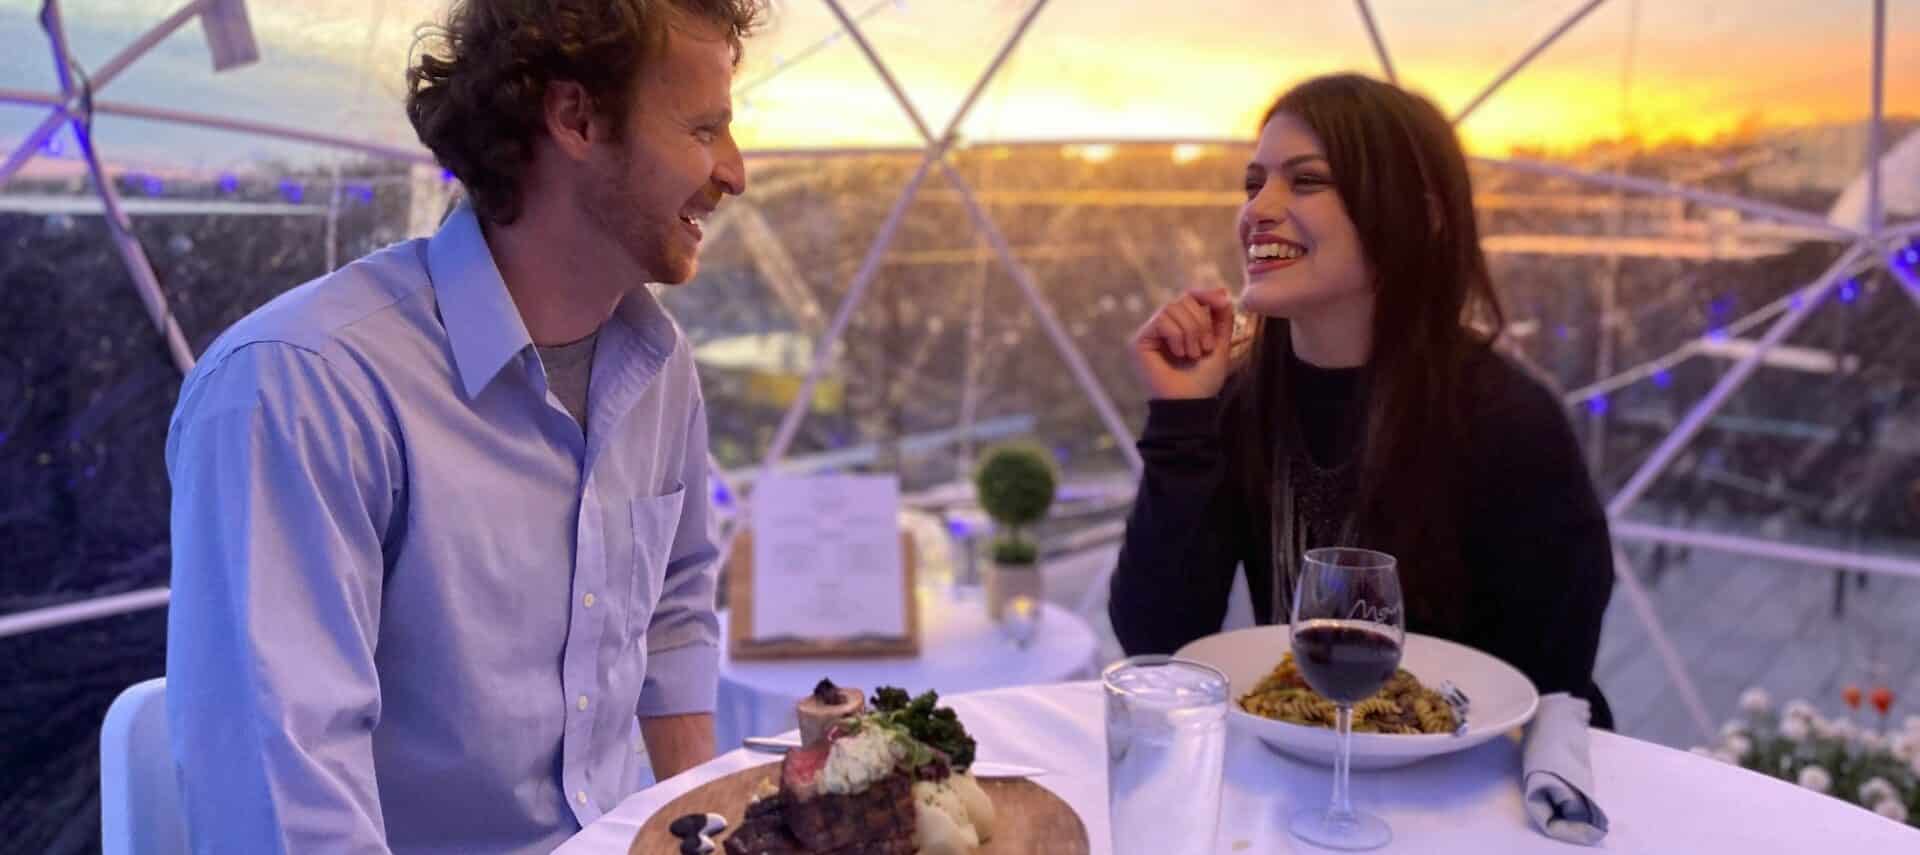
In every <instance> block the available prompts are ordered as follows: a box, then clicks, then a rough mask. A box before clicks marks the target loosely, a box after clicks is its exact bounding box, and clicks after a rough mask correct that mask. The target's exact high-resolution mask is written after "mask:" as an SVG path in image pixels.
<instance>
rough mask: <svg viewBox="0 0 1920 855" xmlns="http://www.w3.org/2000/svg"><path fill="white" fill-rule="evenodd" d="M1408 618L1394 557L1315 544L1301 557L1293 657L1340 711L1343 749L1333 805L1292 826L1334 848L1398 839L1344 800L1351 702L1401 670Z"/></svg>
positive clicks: (1308, 811)
mask: <svg viewBox="0 0 1920 855" xmlns="http://www.w3.org/2000/svg"><path fill="white" fill-rule="evenodd" d="M1406 627H1407V623H1406V616H1405V614H1404V611H1403V610H1402V608H1401V603H1400V576H1399V573H1398V570H1397V568H1396V563H1395V561H1394V559H1393V556H1391V555H1388V554H1386V553H1384V552H1375V551H1373V550H1371V549H1344V548H1334V549H1314V550H1309V551H1308V552H1307V554H1306V557H1305V560H1304V561H1302V562H1300V586H1299V590H1298V592H1297V593H1295V595H1294V597H1293V620H1292V633H1293V661H1294V662H1295V663H1296V664H1298V665H1299V666H1300V676H1301V677H1304V678H1306V681H1307V685H1309V686H1312V687H1313V690H1314V691H1315V692H1318V693H1319V694H1320V696H1321V697H1324V698H1326V699H1327V700H1330V701H1333V703H1334V706H1335V708H1336V710H1337V713H1336V724H1337V729H1338V730H1339V739H1340V748H1339V751H1338V752H1337V753H1336V755H1335V761H1334V767H1333V802H1332V804H1329V805H1326V806H1324V807H1308V808H1304V809H1302V810H1300V811H1299V812H1298V813H1296V814H1294V816H1293V820H1292V823H1291V825H1289V826H1288V827H1289V829H1290V830H1292V832H1293V833H1294V835H1295V836H1297V837H1299V838H1301V839H1303V840H1306V841H1307V842H1309V843H1315V844H1319V845H1321V846H1325V847H1327V848H1329V849H1377V848H1379V847H1381V846H1385V845H1387V842H1388V841H1390V840H1392V839H1393V832H1392V830H1391V829H1389V828H1387V823H1386V822H1385V821H1384V820H1382V819H1380V818H1379V817H1377V816H1374V815H1372V814H1370V813H1365V812H1362V811H1356V810H1354V809H1353V804H1352V803H1351V802H1349V801H1348V800H1347V776H1348V763H1349V758H1350V757H1351V755H1352V753H1353V705H1354V704H1356V703H1359V702H1360V701H1363V700H1366V699H1367V697H1368V696H1369V695H1372V694H1373V693H1374V692H1377V691H1380V687H1381V686H1383V685H1386V682H1387V678H1389V677H1392V676H1393V672H1394V669H1396V668H1399V667H1400V648H1401V645H1402V644H1404V643H1405V640H1406V633H1407V629H1406Z"/></svg>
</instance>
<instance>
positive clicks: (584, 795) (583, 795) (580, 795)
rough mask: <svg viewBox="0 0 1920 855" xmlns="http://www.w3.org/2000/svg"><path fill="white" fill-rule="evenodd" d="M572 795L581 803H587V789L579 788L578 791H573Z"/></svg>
mask: <svg viewBox="0 0 1920 855" xmlns="http://www.w3.org/2000/svg"><path fill="white" fill-rule="evenodd" d="M573 797H574V798H575V799H577V800H578V801H579V802H580V803H581V804H586V803H587V791H586V790H581V791H580V792H577V793H574V794H573Z"/></svg>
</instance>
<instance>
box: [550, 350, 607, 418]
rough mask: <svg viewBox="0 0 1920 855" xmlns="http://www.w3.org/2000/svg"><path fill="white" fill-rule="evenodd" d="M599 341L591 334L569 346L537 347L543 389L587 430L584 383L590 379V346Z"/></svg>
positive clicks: (585, 386)
mask: <svg viewBox="0 0 1920 855" xmlns="http://www.w3.org/2000/svg"><path fill="white" fill-rule="evenodd" d="M599 340H600V331H599V330H595V331H594V332H593V334H592V335H590V336H587V337H586V338H583V339H581V340H579V341H576V342H574V343H572V344H562V345H556V346H554V347H541V348H538V349H539V351H540V364H541V365H543V366H546V369H547V388H549V389H552V390H553V396H554V397H556V398H559V399H560V404H561V406H564V407H566V408H567V412H569V413H572V414H573V420H574V421H576V422H579V423H580V428H581V429H582V430H585V429H586V427H587V381H589V380H591V379H592V378H593V345H594V343H595V342H597V341H599Z"/></svg>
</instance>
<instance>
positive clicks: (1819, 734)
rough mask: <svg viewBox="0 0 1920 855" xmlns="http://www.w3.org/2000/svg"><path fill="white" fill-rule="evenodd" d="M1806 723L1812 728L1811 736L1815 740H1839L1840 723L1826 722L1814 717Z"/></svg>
mask: <svg viewBox="0 0 1920 855" xmlns="http://www.w3.org/2000/svg"><path fill="white" fill-rule="evenodd" d="M1807 723H1808V724H1810V725H1812V726H1813V735H1814V737H1815V738H1817V739H1838V738H1840V723H1839V722H1837V721H1828V720H1826V719H1824V718H1821V717H1819V716H1817V715H1816V716H1814V717H1813V718H1811V719H1808V721H1807Z"/></svg>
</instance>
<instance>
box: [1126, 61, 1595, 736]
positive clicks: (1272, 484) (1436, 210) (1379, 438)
mask: <svg viewBox="0 0 1920 855" xmlns="http://www.w3.org/2000/svg"><path fill="white" fill-rule="evenodd" d="M1245 186H1246V200H1247V201H1246V204H1245V205H1244V206H1243V207H1242V208H1241V212H1240V217H1239V226H1238V237H1239V243H1240V245H1241V247H1242V251H1243V255H1244V265H1245V266H1244V268H1243V275H1244V283H1245V284H1244V287H1243V289H1242V291H1241V297H1240V306H1241V308H1243V309H1244V310H1246V311H1247V312H1250V313H1252V314H1254V315H1256V316H1257V317H1258V320H1257V323H1256V325H1255V327H1254V332H1253V342H1252V344H1251V346H1250V348H1248V349H1247V352H1246V354H1245V356H1244V358H1242V359H1240V360H1239V361H1238V362H1236V361H1235V359H1234V356H1233V353H1235V352H1236V349H1235V348H1233V347H1230V344H1229V336H1230V330H1231V328H1232V322H1233V308H1232V305H1231V303H1230V302H1229V298H1228V296H1227V294H1226V291H1225V289H1213V290H1195V291H1191V292H1189V293H1188V294H1187V295H1186V296H1183V297H1181V298H1179V299H1178V300H1176V301H1174V302H1173V303H1171V304H1169V305H1167V306H1166V307H1164V308H1163V309H1161V310H1160V312H1159V313H1157V314H1156V315H1154V317H1153V318H1151V319H1149V320H1148V321H1147V323H1146V325H1144V326H1143V327H1141V329H1140V331H1139V332H1138V333H1137V334H1136V336H1135V339H1134V342H1133V356H1134V359H1135V362H1136V364H1137V366H1138V368H1139V371H1140V373H1141V375H1142V376H1143V377H1144V378H1145V379H1146V382H1147V385H1148V387H1149V392H1150V394H1151V395H1152V396H1153V400H1152V401H1151V402H1150V403H1149V410H1148V416H1147V425H1146V429H1145V433H1144V434H1143V436H1142V437H1141V440H1140V451H1141V456H1142V457H1143V458H1145V460H1146V472H1145V473H1144V474H1143V475H1142V477H1141V482H1140V488H1139V495H1138V498H1137V500H1136V502H1135V505H1134V508H1133V512H1132V515H1131V517H1130V518H1129V521H1128V525H1127V533H1126V538H1125V542H1124V544H1123V545H1122V547H1121V552H1120V556H1119V566H1118V569H1117V570H1116V571H1115V573H1114V576H1113V583H1112V599H1111V601H1110V604H1109V607H1108V611H1109V614H1110V615H1111V616H1112V618H1113V627H1114V632H1115V634H1116V635H1117V636H1118V637H1119V640H1120V642H1121V644H1122V645H1123V646H1124V647H1125V649H1126V650H1127V652H1128V653H1129V654H1141V653H1170V652H1172V651H1174V650H1175V649H1177V648H1179V647H1181V646H1182V645H1185V644H1187V643H1188V642H1191V641H1193V640H1194V639H1196V638H1199V637H1201V636H1204V635H1207V634H1209V633H1212V632H1213V631H1215V630H1216V629H1218V628H1219V627H1220V625H1221V619H1222V617H1223V615H1224V614H1225V612H1226V610H1227V608H1228V602H1227V601H1228V597H1229V592H1230V590H1231V588H1232V586H1233V582H1234V576H1235V573H1236V565H1244V566H1245V567H1246V570H1247V583H1248V588H1249V592H1250V594H1251V597H1252V602H1251V605H1252V610H1253V612H1254V615H1255V617H1256V619H1257V620H1259V621H1260V622H1262V623H1274V622H1283V621H1285V620H1286V619H1287V614H1288V608H1289V604H1290V603H1291V602H1292V597H1293V585H1294V583H1295V580H1296V579H1298V578H1299V571H1298V567H1299V562H1300V560H1301V556H1302V554H1303V553H1305V552H1306V551H1308V550H1310V549H1315V548H1320V547H1330V546H1361V547H1367V548H1371V549H1379V550H1383V551H1386V552H1389V553H1391V554H1393V555H1395V556H1397V557H1398V558H1399V560H1400V566H1401V568H1402V569H1401V572H1400V579H1401V585H1402V586H1403V587H1404V590H1405V592H1406V605H1407V611H1408V615H1407V628H1408V629H1409V630H1413V631H1420V632H1425V633H1428V634H1432V635H1438V636H1441V637H1444V638H1449V639H1452V640H1457V641H1461V642H1462V643H1466V644H1468V645H1470V646H1473V647H1476V648H1479V649H1482V650H1485V651H1487V652H1490V653H1493V654H1494V655H1495V656H1498V657H1500V658H1502V659H1505V660H1507V661H1508V662H1510V663H1512V664H1514V665H1515V666H1516V667H1518V668H1520V669H1521V670H1522V671H1524V672H1526V673H1527V675H1528V676H1529V677H1530V678H1532V679H1533V681H1534V682H1535V683H1536V684H1537V685H1538V686H1539V687H1540V689H1541V691H1543V692H1552V691H1564V692H1571V693H1573V694H1575V695H1577V696H1580V697H1583V698H1586V699H1588V700H1589V701H1590V702H1592V704H1593V705H1594V709H1595V714H1594V720H1595V721H1596V722H1597V723H1599V724H1600V725H1601V726H1610V724H1611V720H1612V719H1611V715H1610V714H1609V713H1608V711H1607V707H1606V703H1605V700H1604V699H1603V698H1602V697H1601V695H1600V691H1599V688H1598V687H1597V686H1596V685H1595V684H1594V682H1593V676H1592V674H1593V665H1594V657H1595V655H1596V651H1597V650H1598V645H1599V636H1600V618H1601V615H1602V613H1603V612H1604V611H1605V609H1606V605H1607V598H1608V595H1609V593H1610V591H1611V588H1612V584H1613V581H1612V580H1613V573H1612V557H1611V552H1610V547H1609V545H1608V534H1607V523H1606V518H1605V517H1604V515H1603V514H1602V513H1601V509H1600V506H1599V503H1598V501H1597V499H1596V498H1595V495H1594V490H1593V486H1592V483H1591V481H1590V480H1589V476H1588V474H1587V471H1586V469H1585V466H1584V465H1583V464H1582V462H1581V459H1580V453H1579V448H1578V446H1577V445H1575V443H1574V438H1573V434H1572V431H1571V430H1570V429H1569V426H1568V424H1567V421H1566V417H1565V416H1564V415H1563V414H1562V412H1561V408H1560V405H1559V403H1558V401H1557V400H1556V399H1555V398H1554V397H1553V396H1552V395H1551V393H1549V392H1548V391H1547V390H1546V388H1544V387H1543V386H1542V385H1541V383H1540V381H1539V380H1538V379H1536V378H1533V377H1530V376H1528V375H1527V374H1525V373H1523V372H1522V371H1521V370H1520V369H1519V368H1518V367H1517V366H1515V365H1513V364H1512V363H1510V362H1509V361H1508V360H1507V359H1506V358H1505V357H1502V356H1499V355H1497V354H1496V353H1494V352H1493V351H1492V349H1491V344H1492V340H1493V339H1494V338H1495V337H1496V336H1497V335H1498V333H1499V331H1500V330H1502V329H1503V328H1504V327H1505V318H1504V314H1503V312H1502V310H1501V308H1500V303H1499V300H1498V299H1497V298H1496V297H1495V294H1494V291H1493V282H1492V279H1491V277H1490V275H1489V273H1488V268H1487V262H1486V258H1485V256H1484V254H1483V253H1482V251H1481V248H1480V236H1479V227H1478V223H1477V218H1476V217H1475V214H1474V210H1473V203H1472V186H1471V181H1470V179H1469V176H1468V172H1467V164H1466V158H1465V155H1464V154H1463V153H1462V151H1461V149H1460V146H1459V143H1458V141H1457V139H1456V138H1455V136H1454V133H1453V130H1452V127H1451V124H1450V123H1449V122H1448V121H1447V119H1446V117H1445V116H1444V115H1442V114H1441V113H1440V111H1439V109H1438V108H1436V107H1435V106H1434V105H1433V103H1432V102H1431V101H1428V100H1427V99H1426V98H1423V97H1421V96H1418V95H1414V94H1412V93H1409V92H1407V91H1405V90H1402V89H1400V88H1398V87H1396V86H1393V85H1391V84H1388V83H1385V82H1381V81H1376V80H1373V79H1370V78H1366V77H1361V76H1358V75H1336V76H1330V77H1320V78H1315V79H1312V80H1308V81H1306V82H1305V83H1301V84H1299V85H1298V86H1295V87H1294V88H1292V89H1290V90H1288V92H1287V93H1286V94H1284V95H1282V96H1281V97H1280V99H1279V100H1278V101H1276V102H1274V104H1273V106H1272V107H1270V108H1269V109H1268V110H1267V113H1266V116H1265V119H1264V121H1263V122H1262V129H1261V132H1260V140H1259V143H1258V144H1257V145H1256V146H1255V148H1254V151H1253V154H1252V157H1251V158H1250V159H1249V161H1248V164H1247V167H1246V185H1245ZM1509 443H1511V445H1509Z"/></svg>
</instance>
